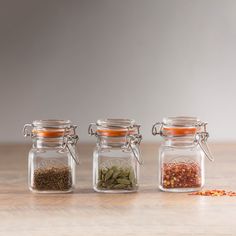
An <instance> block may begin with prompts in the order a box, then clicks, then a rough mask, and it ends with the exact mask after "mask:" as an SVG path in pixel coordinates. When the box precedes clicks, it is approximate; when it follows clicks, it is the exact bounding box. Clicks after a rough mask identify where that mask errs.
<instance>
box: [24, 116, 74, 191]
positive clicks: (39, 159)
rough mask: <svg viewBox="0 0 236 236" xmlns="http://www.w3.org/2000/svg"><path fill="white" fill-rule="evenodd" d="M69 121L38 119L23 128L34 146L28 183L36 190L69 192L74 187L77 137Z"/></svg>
mask: <svg viewBox="0 0 236 236" xmlns="http://www.w3.org/2000/svg"><path fill="white" fill-rule="evenodd" d="M76 128H77V127H76V126H74V125H72V124H71V121H69V120H35V121H33V123H32V124H26V125H25V126H24V129H23V133H24V136H25V137H31V138H32V141H33V146H32V148H31V150H30V152H29V157H28V185H29V189H30V190H31V191H32V192H36V193H67V192H71V191H72V190H73V188H74V186H75V178H76V176H75V169H76V168H75V164H78V155H77V152H76V147H75V146H76V143H77V141H78V136H77V135H76V132H75V129H76Z"/></svg>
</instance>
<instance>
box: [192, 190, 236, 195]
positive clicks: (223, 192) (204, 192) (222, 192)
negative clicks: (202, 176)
mask: <svg viewBox="0 0 236 236" xmlns="http://www.w3.org/2000/svg"><path fill="white" fill-rule="evenodd" d="M189 195H199V196H210V197H218V196H229V197H235V196H236V192H234V191H226V190H222V189H213V190H210V189H207V190H202V191H199V192H193V193H189Z"/></svg>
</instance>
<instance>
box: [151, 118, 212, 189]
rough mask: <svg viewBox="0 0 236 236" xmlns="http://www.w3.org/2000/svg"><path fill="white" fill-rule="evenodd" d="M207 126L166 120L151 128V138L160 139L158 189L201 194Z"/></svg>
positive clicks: (188, 120)
mask: <svg viewBox="0 0 236 236" xmlns="http://www.w3.org/2000/svg"><path fill="white" fill-rule="evenodd" d="M206 125H207V123H204V122H202V121H200V120H199V119H197V118H196V117H168V118H165V119H163V122H158V123H156V124H154V125H153V128H152V134H153V135H160V136H162V137H163V139H164V140H163V142H162V144H161V146H160V149H159V188H160V189H161V190H163V191H167V192H191V191H198V190H200V189H201V188H202V187H203V186H204V183H205V169H204V159H205V156H206V157H208V159H209V160H211V161H213V157H212V155H211V153H210V151H209V148H208V146H207V139H208V137H209V134H208V132H207V131H206Z"/></svg>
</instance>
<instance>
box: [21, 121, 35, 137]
mask: <svg viewBox="0 0 236 236" xmlns="http://www.w3.org/2000/svg"><path fill="white" fill-rule="evenodd" d="M32 127H33V126H32V124H25V125H24V127H23V131H22V132H23V135H24V137H32V136H33V133H32Z"/></svg>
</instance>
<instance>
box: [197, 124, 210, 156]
mask: <svg viewBox="0 0 236 236" xmlns="http://www.w3.org/2000/svg"><path fill="white" fill-rule="evenodd" d="M206 125H207V123H200V124H199V127H201V126H203V131H202V132H198V133H197V134H196V136H195V142H196V143H197V144H198V145H199V146H200V148H201V149H202V151H203V152H204V154H205V155H206V157H207V158H208V159H209V160H210V161H214V157H213V155H212V153H211V151H210V149H209V147H208V145H207V139H208V137H209V133H208V132H207V131H206Z"/></svg>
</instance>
